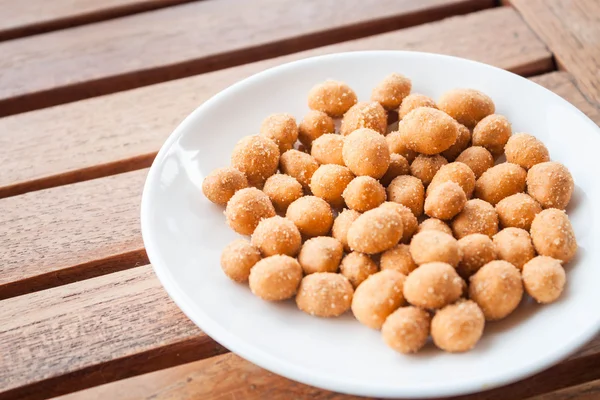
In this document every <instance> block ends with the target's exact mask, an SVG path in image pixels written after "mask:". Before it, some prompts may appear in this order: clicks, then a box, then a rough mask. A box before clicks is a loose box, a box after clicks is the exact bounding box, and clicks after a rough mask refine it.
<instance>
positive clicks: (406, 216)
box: [380, 201, 419, 243]
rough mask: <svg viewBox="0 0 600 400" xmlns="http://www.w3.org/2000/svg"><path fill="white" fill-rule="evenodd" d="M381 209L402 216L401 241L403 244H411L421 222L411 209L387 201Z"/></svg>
mask: <svg viewBox="0 0 600 400" xmlns="http://www.w3.org/2000/svg"><path fill="white" fill-rule="evenodd" d="M380 207H382V208H389V209H391V210H394V211H396V212H397V213H398V214H400V216H401V217H402V239H400V240H401V241H402V242H403V243H408V242H410V239H411V238H412V236H413V235H414V233H415V231H416V230H417V228H418V226H419V221H418V220H417V217H415V214H413V212H412V211H411V209H410V208H408V207H406V206H404V205H402V204H399V203H394V202H393V201H386V202H385V203H383V204H382V205H381V206H380Z"/></svg>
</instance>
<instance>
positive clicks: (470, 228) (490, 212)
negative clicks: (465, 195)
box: [452, 199, 498, 239]
mask: <svg viewBox="0 0 600 400" xmlns="http://www.w3.org/2000/svg"><path fill="white" fill-rule="evenodd" d="M452 232H453V233H454V236H455V237H456V238H457V239H461V238H463V237H465V236H467V235H471V234H473V233H482V234H484V235H487V236H489V237H492V236H494V235H495V234H496V233H497V232H498V214H497V213H496V210H495V209H494V206H492V205H491V204H490V203H488V202H486V201H483V200H480V199H472V200H469V201H467V203H466V204H465V207H464V208H463V210H462V211H461V212H460V213H459V214H458V215H457V216H456V217H455V218H454V220H453V221H452Z"/></svg>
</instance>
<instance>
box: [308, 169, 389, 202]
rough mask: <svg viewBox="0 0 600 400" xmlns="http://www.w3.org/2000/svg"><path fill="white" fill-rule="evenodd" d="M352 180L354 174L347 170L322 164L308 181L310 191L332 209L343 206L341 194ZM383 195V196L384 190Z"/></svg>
mask: <svg viewBox="0 0 600 400" xmlns="http://www.w3.org/2000/svg"><path fill="white" fill-rule="evenodd" d="M353 179H354V174H353V173H352V172H351V171H350V170H349V169H348V168H346V167H342V166H341V165H336V164H324V165H321V166H320V167H319V168H318V169H317V170H316V171H315V173H314V174H313V176H312V178H311V180H310V190H311V191H312V193H313V194H314V195H315V196H317V197H320V198H322V199H323V200H325V201H326V202H328V203H329V204H331V206H332V207H334V208H341V207H343V206H344V198H343V197H342V193H344V191H345V189H346V187H347V186H348V184H349V183H350V182H352V180H353ZM376 182H377V181H376ZM378 184H379V183H378ZM380 186H381V185H380ZM382 188H383V187H382ZM383 194H384V195H385V190H384V191H383Z"/></svg>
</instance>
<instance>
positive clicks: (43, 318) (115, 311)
mask: <svg viewBox="0 0 600 400" xmlns="http://www.w3.org/2000/svg"><path fill="white" fill-rule="evenodd" d="M0 349H2V351H0V382H1V384H0V399H39V398H48V397H52V396H57V395H60V394H64V393H68V392H72V391H75V390H79V389H82V388H86V387H91V386H95V385H99V384H102V383H105V382H110V381H114V380H117V379H123V378H126V377H130V376H133V375H138V374H143V373H146V372H150V371H155V370H157V369H162V368H168V367H171V366H173V365H178V364H182V363H186V362H190V361H195V360H198V359H201V358H204V357H210V356H213V355H216V354H220V353H223V352H225V351H226V350H225V349H224V348H223V347H221V346H219V345H218V344H216V343H215V342H214V341H212V340H211V339H210V338H208V337H207V336H206V335H205V334H203V333H202V332H201V331H200V330H199V329H198V328H197V327H196V326H195V325H194V324H193V323H192V322H190V321H189V320H188V319H187V318H186V317H185V316H184V315H183V314H182V313H181V311H179V309H178V308H177V307H176V306H175V304H173V302H172V301H171V300H170V299H169V298H168V296H167V294H166V293H165V291H164V290H163V289H162V287H161V286H160V283H159V282H158V280H157V279H156V277H155V275H154V273H153V272H152V270H151V267H150V266H144V267H140V268H135V269H132V270H128V271H121V272H117V273H113V274H110V275H106V276H103V277H98V278H94V279H89V280H86V281H83V282H77V283H74V284H70V285H66V286H62V287H60V288H55V289H50V290H45V291H42V292H38V293H33V294H29V295H25V296H20V297H16V298H14V299H8V300H3V301H2V302H0Z"/></svg>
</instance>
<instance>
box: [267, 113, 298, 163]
mask: <svg viewBox="0 0 600 400" xmlns="http://www.w3.org/2000/svg"><path fill="white" fill-rule="evenodd" d="M259 132H260V135H261V136H264V137H266V138H267V139H271V140H272V141H274V142H275V144H276V145H277V146H278V147H279V152H280V153H281V154H283V153H285V152H286V151H288V150H289V149H291V148H292V146H293V145H294V143H296V140H298V125H296V118H294V117H293V116H292V115H290V114H271V115H269V116H268V117H267V118H265V119H264V120H263V122H262V124H261V125H260V131H259Z"/></svg>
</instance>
